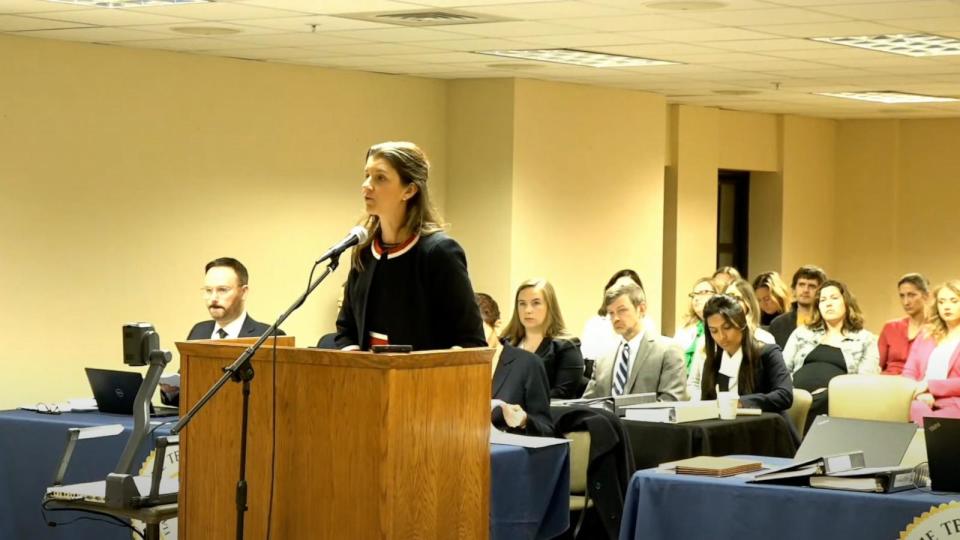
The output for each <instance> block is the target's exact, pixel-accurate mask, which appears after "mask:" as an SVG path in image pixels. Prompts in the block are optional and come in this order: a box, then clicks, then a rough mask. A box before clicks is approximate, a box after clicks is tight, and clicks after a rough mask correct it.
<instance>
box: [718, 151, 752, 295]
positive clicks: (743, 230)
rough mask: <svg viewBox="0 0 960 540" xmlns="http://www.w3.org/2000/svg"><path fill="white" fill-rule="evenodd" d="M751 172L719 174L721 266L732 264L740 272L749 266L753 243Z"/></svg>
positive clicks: (744, 271) (743, 274)
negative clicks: (748, 261)
mask: <svg viewBox="0 0 960 540" xmlns="http://www.w3.org/2000/svg"><path fill="white" fill-rule="evenodd" d="M749 217H750V173H749V172H748V171H725V170H721V171H719V173H718V175H717V268H720V267H721V266H732V267H734V268H736V269H737V270H739V271H740V275H742V276H748V275H750V274H749V273H748V272H749V269H748V268H747V249H748V248H747V246H748V245H749V230H750V229H749Z"/></svg>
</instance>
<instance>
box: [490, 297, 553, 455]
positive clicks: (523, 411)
mask: <svg viewBox="0 0 960 540" xmlns="http://www.w3.org/2000/svg"><path fill="white" fill-rule="evenodd" d="M476 298H477V306H478V307H479V308H480V317H481V318H482V319H483V326H484V330H485V333H486V335H487V340H488V342H489V345H490V346H491V347H493V348H494V349H496V352H495V353H494V354H493V364H492V366H491V367H492V373H491V376H492V378H493V382H492V384H493V388H492V396H493V401H494V403H496V405H497V407H495V408H494V409H493V412H492V413H491V415H492V418H491V421H492V422H493V425H494V426H496V427H497V428H499V429H502V430H505V431H510V432H518V433H525V434H527V435H542V436H548V437H549V436H552V435H553V420H552V418H551V417H550V383H549V381H548V380H547V372H546V370H544V369H543V362H541V361H540V358H538V357H537V355H535V354H533V353H529V352H527V351H524V350H522V349H518V348H516V347H514V346H512V345H507V344H504V343H503V342H501V341H500V340H499V339H497V333H496V330H495V328H496V327H497V326H498V325H499V322H500V307H499V306H497V303H496V301H494V299H493V297H491V296H490V295H489V294H484V293H477V294H476Z"/></svg>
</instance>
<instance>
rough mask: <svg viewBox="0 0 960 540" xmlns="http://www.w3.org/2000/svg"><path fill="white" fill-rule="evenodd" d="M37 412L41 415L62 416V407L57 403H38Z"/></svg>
mask: <svg viewBox="0 0 960 540" xmlns="http://www.w3.org/2000/svg"><path fill="white" fill-rule="evenodd" d="M36 409H37V412H38V413H41V414H60V413H61V412H63V411H61V410H60V406H59V405H57V404H56V403H37V407H36Z"/></svg>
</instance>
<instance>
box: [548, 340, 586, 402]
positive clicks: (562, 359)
mask: <svg viewBox="0 0 960 540" xmlns="http://www.w3.org/2000/svg"><path fill="white" fill-rule="evenodd" d="M553 345H554V351H553V352H554V362H555V365H556V367H557V369H556V379H555V380H554V382H553V388H551V389H550V397H552V398H560V399H571V398H577V397H579V396H576V395H574V394H576V391H577V388H578V387H579V386H580V377H582V376H583V356H582V355H581V354H580V344H579V342H578V341H574V340H567V339H555V340H554V341H553Z"/></svg>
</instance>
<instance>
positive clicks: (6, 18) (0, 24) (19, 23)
mask: <svg viewBox="0 0 960 540" xmlns="http://www.w3.org/2000/svg"><path fill="white" fill-rule="evenodd" d="M85 26H88V25H86V24H81V23H75V22H66V21H54V20H51V19H38V18H35V17H23V16H17V15H0V32H20V31H23V30H53V29H56V28H78V27H85Z"/></svg>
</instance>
